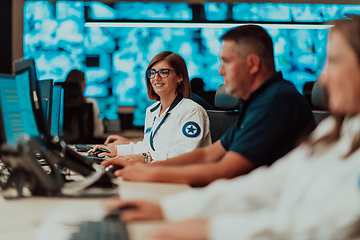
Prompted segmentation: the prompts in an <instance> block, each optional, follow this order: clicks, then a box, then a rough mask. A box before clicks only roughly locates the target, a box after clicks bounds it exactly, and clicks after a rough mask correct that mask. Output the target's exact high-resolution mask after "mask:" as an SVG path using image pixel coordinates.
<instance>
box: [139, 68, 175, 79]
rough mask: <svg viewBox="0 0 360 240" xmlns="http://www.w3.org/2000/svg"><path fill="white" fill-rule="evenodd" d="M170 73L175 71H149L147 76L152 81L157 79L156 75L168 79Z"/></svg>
mask: <svg viewBox="0 0 360 240" xmlns="http://www.w3.org/2000/svg"><path fill="white" fill-rule="evenodd" d="M170 71H175V70H173V69H168V68H163V69H160V70H159V71H155V70H154V69H149V70H147V71H146V76H147V77H148V78H150V79H152V78H155V76H156V73H157V74H159V77H162V78H166V77H168V76H169V73H170Z"/></svg>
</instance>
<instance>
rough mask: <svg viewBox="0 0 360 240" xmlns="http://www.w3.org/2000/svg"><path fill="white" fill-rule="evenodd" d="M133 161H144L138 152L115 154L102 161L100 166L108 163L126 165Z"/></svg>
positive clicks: (131, 163) (105, 165)
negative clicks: (122, 154)
mask: <svg viewBox="0 0 360 240" xmlns="http://www.w3.org/2000/svg"><path fill="white" fill-rule="evenodd" d="M135 163H144V158H143V157H142V156H141V155H140V154H132V155H126V156H117V157H114V158H109V159H106V160H104V161H102V162H101V166H103V167H104V168H106V167H107V166H110V165H113V166H120V167H125V166H128V165H133V164H135Z"/></svg>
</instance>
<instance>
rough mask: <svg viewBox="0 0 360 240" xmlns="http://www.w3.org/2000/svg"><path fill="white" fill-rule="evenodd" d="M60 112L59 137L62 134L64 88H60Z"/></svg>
mask: <svg viewBox="0 0 360 240" xmlns="http://www.w3.org/2000/svg"><path fill="white" fill-rule="evenodd" d="M60 96H61V97H60V114H59V117H60V118H59V137H63V136H64V101H65V97H64V89H63V88H61V95H60Z"/></svg>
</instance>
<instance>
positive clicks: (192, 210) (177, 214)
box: [161, 150, 300, 239]
mask: <svg viewBox="0 0 360 240" xmlns="http://www.w3.org/2000/svg"><path fill="white" fill-rule="evenodd" d="M299 151H300V150H299ZM296 158H297V152H296V151H294V152H293V153H291V156H290V155H287V156H286V157H284V159H281V160H279V161H277V162H275V164H273V165H272V166H271V167H266V166H263V167H260V168H257V169H256V170H253V171H252V172H251V173H249V174H247V175H243V176H240V177H236V178H234V179H231V180H217V181H215V182H214V183H212V184H210V185H209V186H208V187H205V188H201V189H197V190H195V189H191V190H189V191H186V192H182V193H179V194H176V195H172V196H168V197H165V198H163V199H162V200H161V207H162V210H163V213H164V217H165V218H166V219H167V220H170V221H179V220H185V219H189V218H210V217H212V216H216V215H220V214H226V213H239V214H240V213H244V212H248V211H252V210H260V209H265V208H266V207H268V206H271V205H274V204H275V203H276V201H277V199H278V197H279V194H280V192H281V189H282V187H283V184H284V179H285V178H286V177H287V173H288V169H289V168H291V165H292V164H293V160H292V159H296ZM264 183H266V184H264ZM224 239H226V238H224Z"/></svg>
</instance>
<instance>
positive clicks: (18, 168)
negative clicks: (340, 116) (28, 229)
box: [0, 137, 64, 197]
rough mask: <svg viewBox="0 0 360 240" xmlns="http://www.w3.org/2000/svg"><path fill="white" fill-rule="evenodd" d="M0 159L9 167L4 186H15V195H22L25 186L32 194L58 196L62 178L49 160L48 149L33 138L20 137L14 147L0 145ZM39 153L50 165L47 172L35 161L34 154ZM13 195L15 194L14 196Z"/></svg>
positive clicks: (50, 156)
mask: <svg viewBox="0 0 360 240" xmlns="http://www.w3.org/2000/svg"><path fill="white" fill-rule="evenodd" d="M0 152H1V160H2V161H3V162H4V163H5V165H6V166H8V167H9V170H10V171H11V175H10V177H9V179H8V181H7V183H6V185H5V187H4V189H7V188H8V187H16V189H17V194H18V195H17V196H16V197H23V188H24V187H27V188H28V189H29V190H30V192H31V193H32V194H33V195H45V196H58V195H59V194H60V189H61V187H62V186H63V184H64V180H63V178H62V177H61V175H60V171H59V169H57V167H56V166H55V165H54V163H53V162H52V161H51V158H53V156H52V154H51V152H50V151H47V150H46V149H44V148H42V147H41V146H40V145H39V144H37V143H36V141H35V140H34V139H31V138H29V137H24V138H21V139H20V140H19V142H18V145H17V146H16V147H12V146H7V145H3V146H1V151H0ZM36 153H40V154H41V155H42V156H43V157H44V160H45V161H46V164H47V165H48V166H49V167H50V173H49V174H48V173H47V172H46V171H45V170H44V169H43V168H42V167H41V166H40V164H39V163H38V162H37V160H36V158H35V154H36ZM14 197H15V196H14Z"/></svg>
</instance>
